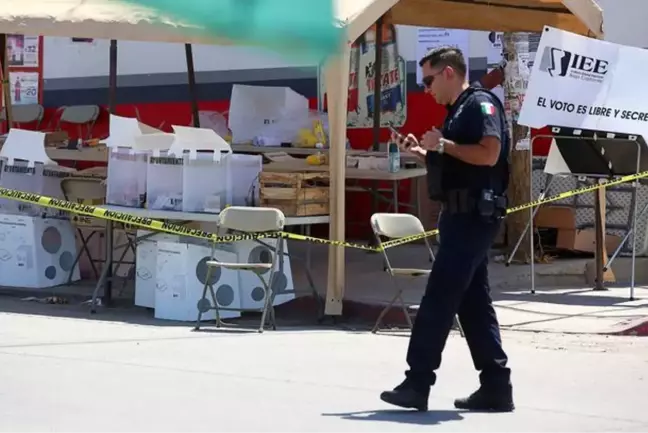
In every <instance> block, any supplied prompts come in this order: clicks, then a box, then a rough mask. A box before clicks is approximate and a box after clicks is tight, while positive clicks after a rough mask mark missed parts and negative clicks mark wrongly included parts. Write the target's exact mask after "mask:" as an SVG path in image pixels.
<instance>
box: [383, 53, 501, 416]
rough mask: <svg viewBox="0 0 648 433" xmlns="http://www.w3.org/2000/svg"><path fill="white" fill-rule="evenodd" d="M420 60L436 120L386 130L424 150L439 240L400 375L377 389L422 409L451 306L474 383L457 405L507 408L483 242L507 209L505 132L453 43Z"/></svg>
mask: <svg viewBox="0 0 648 433" xmlns="http://www.w3.org/2000/svg"><path fill="white" fill-rule="evenodd" d="M419 65H420V66H421V68H422V69H423V84H424V85H425V92H426V93H429V94H431V95H432V96H433V97H434V98H435V99H436V101H437V102H438V103H440V104H442V105H445V106H447V109H448V114H447V117H446V120H445V122H444V125H443V129H442V130H438V129H436V128H432V130H430V131H428V132H427V133H425V135H424V136H423V137H422V139H421V140H420V141H419V140H417V139H416V137H414V136H413V135H411V134H410V135H408V136H407V138H406V139H404V140H403V139H400V138H399V137H393V138H394V139H395V140H398V141H399V145H401V147H402V148H403V149H407V150H408V151H410V152H412V153H415V154H417V155H419V156H420V157H421V158H424V160H425V161H426V165H427V172H428V190H429V193H430V198H431V199H433V200H439V201H441V203H442V205H443V208H442V213H441V216H440V218H439V230H440V245H439V250H438V252H437V254H436V260H435V261H434V264H433V266H432V272H431V273H430V277H429V280H428V283H427V287H426V290H425V294H424V296H423V299H422V300H421V304H420V307H419V311H418V313H417V316H416V320H415V322H414V327H413V329H412V334H411V337H410V341H409V348H408V351H407V363H408V364H409V370H407V371H406V374H405V380H404V381H403V382H402V383H401V384H400V385H398V386H397V387H396V388H395V389H394V390H392V391H385V392H383V393H382V394H381V396H380V397H381V399H382V400H383V401H385V402H387V403H391V404H393V405H396V406H400V407H405V408H414V409H418V410H421V411H425V410H427V407H428V397H429V393H430V387H431V386H432V385H434V383H435V381H436V374H435V370H437V369H438V368H439V366H440V365H441V353H442V352H443V348H444V346H445V343H446V340H447V338H448V334H449V333H450V329H451V328H452V324H453V321H454V317H455V315H458V318H459V323H460V324H461V327H462V329H463V332H464V334H465V337H466V342H467V343H468V347H469V348H470V353H471V355H472V359H473V362H474V365H475V368H476V369H477V370H478V371H479V372H480V376H479V379H480V383H481V386H480V387H479V389H478V390H477V391H476V392H474V393H473V394H471V395H470V396H469V397H467V398H463V399H458V400H455V402H454V404H455V407H456V408H458V409H466V410H476V411H484V410H486V411H512V410H513V409H514V404H513V396H512V386H511V382H510V370H509V369H508V368H507V366H506V365H507V356H506V353H505V352H504V350H503V349H502V342H501V338H500V330H499V323H498V321H497V316H496V314H495V310H494V308H493V303H492V299H491V297H490V288H489V285H488V268H487V266H488V252H489V249H490V247H491V245H492V243H493V241H494V239H495V236H496V235H497V233H498V231H499V228H500V224H501V220H502V218H503V216H504V215H505V213H506V198H505V194H506V189H507V186H508V177H509V174H508V150H509V132H508V124H507V122H506V120H505V116H504V110H503V107H502V104H501V102H500V101H499V99H498V98H497V96H495V95H494V94H492V93H491V92H490V91H488V90H486V89H484V88H481V87H475V86H470V85H469V84H468V82H467V80H466V74H467V71H466V62H465V60H464V57H463V54H462V53H461V51H460V50H459V49H456V48H452V47H442V48H438V49H435V50H432V51H430V52H429V53H428V54H427V55H426V56H425V57H424V58H423V59H421V61H420V62H419Z"/></svg>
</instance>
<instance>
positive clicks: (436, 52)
mask: <svg viewBox="0 0 648 433" xmlns="http://www.w3.org/2000/svg"><path fill="white" fill-rule="evenodd" d="M426 63H429V64H430V66H432V67H434V66H437V65H440V66H444V67H445V66H450V67H451V68H452V69H454V70H455V71H457V73H458V74H460V75H461V76H463V77H465V76H466V73H467V72H468V71H467V68H466V59H464V55H463V53H462V52H461V50H460V49H459V48H455V47H449V46H445V47H439V48H434V49H433V50H430V51H428V53H427V54H426V55H425V57H423V58H422V59H421V61H420V62H419V66H421V67H422V66H423V65H425V64H426Z"/></svg>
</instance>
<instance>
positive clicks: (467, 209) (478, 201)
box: [443, 189, 508, 219]
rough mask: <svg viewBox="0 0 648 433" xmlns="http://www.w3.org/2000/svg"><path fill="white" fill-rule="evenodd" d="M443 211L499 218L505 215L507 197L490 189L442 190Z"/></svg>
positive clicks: (452, 213) (451, 213)
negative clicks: (476, 190)
mask: <svg viewBox="0 0 648 433" xmlns="http://www.w3.org/2000/svg"><path fill="white" fill-rule="evenodd" d="M443 195H444V197H443V211H444V212H447V213H448V214H450V215H454V214H475V213H476V214H477V215H480V216H482V217H484V218H495V219H500V218H504V217H505V216H506V209H507V208H508V199H507V197H506V196H503V195H496V194H495V193H494V192H493V190H492V189H483V190H481V191H480V192H477V193H476V192H475V190H470V189H451V190H447V191H445V192H444V194H443Z"/></svg>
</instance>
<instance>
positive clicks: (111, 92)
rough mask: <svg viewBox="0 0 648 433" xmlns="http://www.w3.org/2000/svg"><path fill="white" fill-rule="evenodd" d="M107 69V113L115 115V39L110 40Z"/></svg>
mask: <svg viewBox="0 0 648 433" xmlns="http://www.w3.org/2000/svg"><path fill="white" fill-rule="evenodd" d="M108 68H109V69H108V112H109V113H111V114H115V109H116V108H117V41H116V40H115V39H111V40H110V63H109V67H108ZM138 120H139V119H138Z"/></svg>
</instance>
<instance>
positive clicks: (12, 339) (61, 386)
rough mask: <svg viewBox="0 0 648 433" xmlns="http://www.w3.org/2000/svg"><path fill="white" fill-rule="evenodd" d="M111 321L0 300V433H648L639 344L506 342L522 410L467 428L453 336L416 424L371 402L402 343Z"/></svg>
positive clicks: (310, 332) (510, 337)
mask: <svg viewBox="0 0 648 433" xmlns="http://www.w3.org/2000/svg"><path fill="white" fill-rule="evenodd" d="M10 304H11V305H10ZM48 310H49V313H50V315H49V316H47V315H46V314H47V313H48ZM1 311H14V312H11V313H7V312H1ZM54 311H56V312H58V317H54V314H55V313H54ZM115 314H117V313H110V314H105V315H103V317H102V318H99V316H97V318H93V319H88V318H87V317H88V316H84V315H82V314H76V313H75V309H74V308H73V307H71V306H43V305H37V304H32V303H25V302H20V301H18V300H15V299H10V298H0V431H14V432H17V431H81V430H83V431H298V430H299V431H435V430H438V431H441V430H442V431H496V430H497V431H540V430H543V431H646V430H648V412H646V410H645V401H646V399H645V396H646V395H647V394H648V378H647V377H648V340H646V339H642V338H634V337H608V336H597V335H561V334H543V333H519V332H510V331H505V335H504V339H505V345H506V348H507V350H508V352H509V356H510V358H511V366H512V368H513V369H514V370H513V372H514V376H513V378H514V383H515V393H516V403H517V406H518V410H517V411H516V412H515V413H511V414H472V413H464V412H459V411H455V410H454V409H453V407H452V399H453V398H454V397H456V396H458V395H463V394H466V393H469V392H471V391H472V390H473V389H474V387H475V386H476V383H477V379H476V374H475V372H474V370H473V367H472V363H471V361H470V358H469V354H468V351H467V349H466V346H465V343H464V341H463V340H462V339H461V338H460V337H459V336H458V335H456V334H453V335H452V336H451V338H450V340H449V342H448V346H447V349H446V352H445V355H444V364H443V367H442V369H441V371H440V379H439V383H438V385H437V386H436V387H435V389H434V392H433V393H432V397H431V400H430V407H431V409H432V410H431V411H430V412H428V413H411V412H403V411H398V410H393V409H392V408H390V407H389V406H387V405H386V404H384V403H383V402H381V401H380V400H379V398H378V394H379V392H380V391H381V390H383V389H385V388H388V387H391V386H393V385H395V384H396V383H397V382H399V381H400V380H401V375H402V371H403V370H404V367H405V364H404V355H405V349H406V345H407V339H406V338H403V337H402V336H397V335H371V334H368V333H366V332H345V331H341V330H333V329H321V328H320V329H316V328H313V329H304V328H287V327H285V326H284V327H283V328H282V329H281V330H280V331H277V332H272V331H269V332H266V333H264V334H262V335H258V334H256V333H240V332H232V331H227V332H218V333H216V332H201V333H193V332H190V331H189V328H188V327H187V326H186V325H177V324H172V323H164V324H162V323H160V322H150V323H149V322H147V321H146V320H144V321H139V322H137V323H129V322H135V321H134V320H132V318H131V317H126V316H125V317H123V318H120V317H116V316H115ZM100 316H101V315H100ZM159 325H165V326H159Z"/></svg>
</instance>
